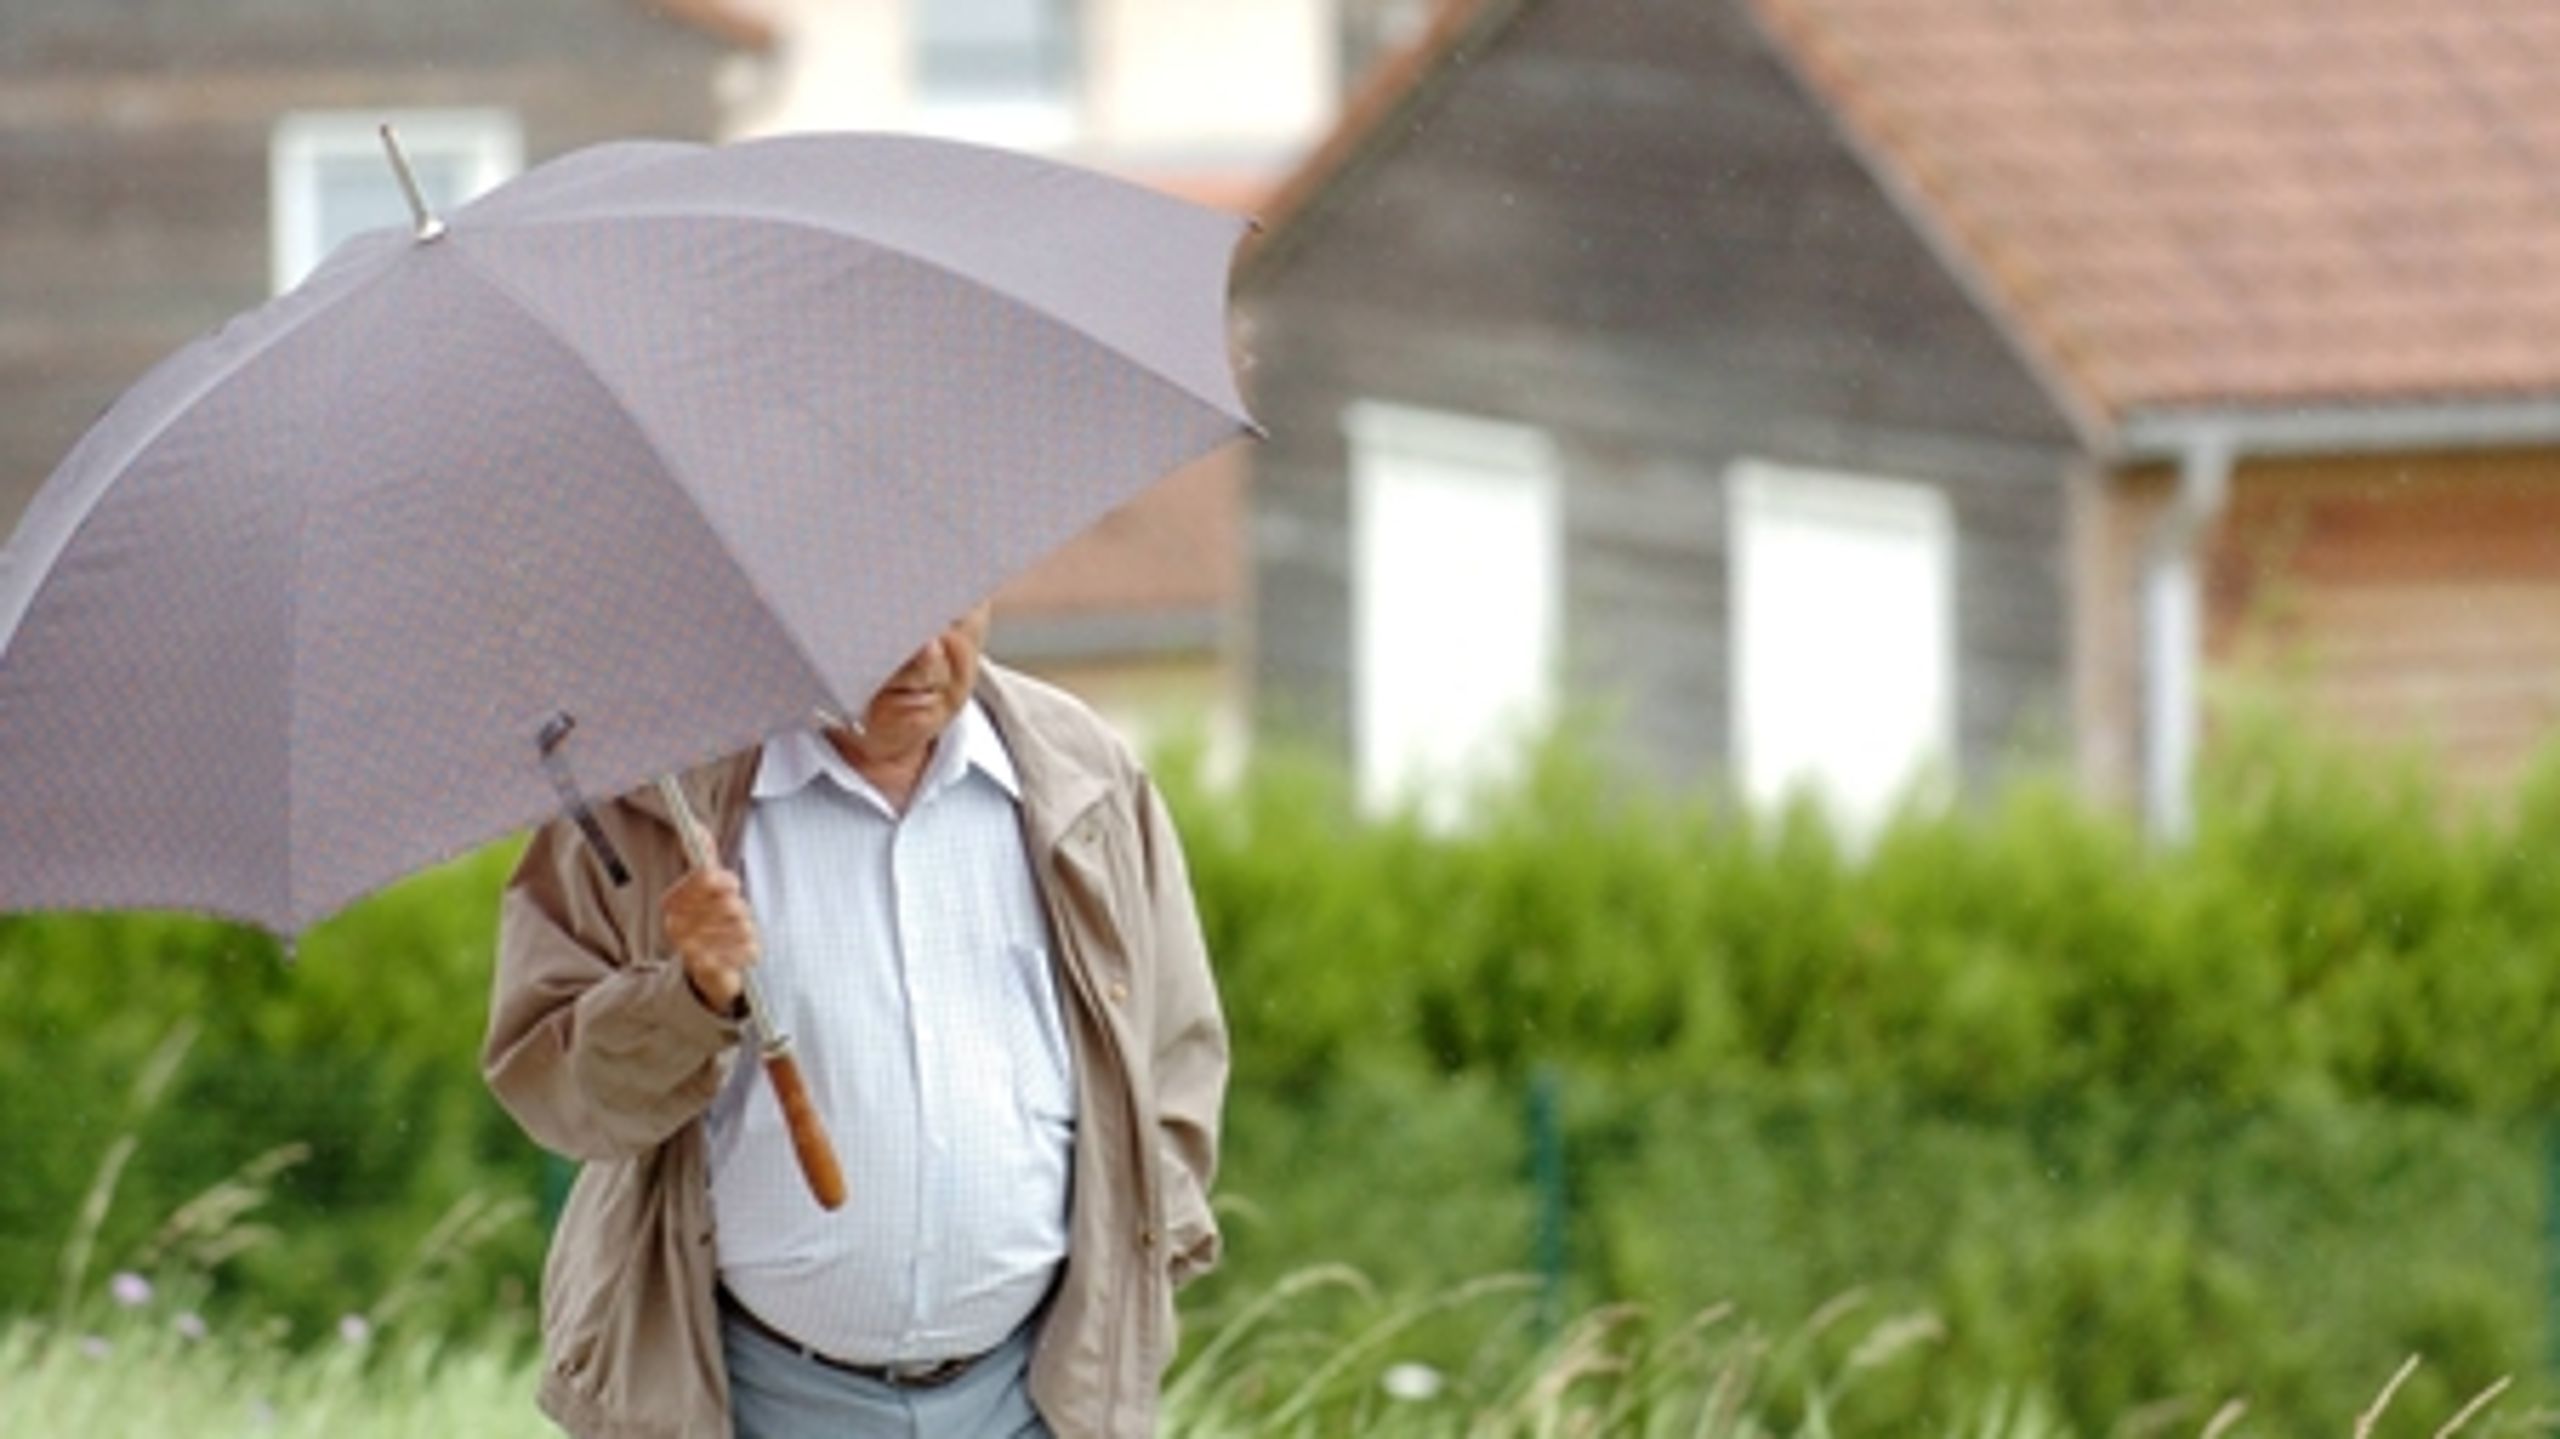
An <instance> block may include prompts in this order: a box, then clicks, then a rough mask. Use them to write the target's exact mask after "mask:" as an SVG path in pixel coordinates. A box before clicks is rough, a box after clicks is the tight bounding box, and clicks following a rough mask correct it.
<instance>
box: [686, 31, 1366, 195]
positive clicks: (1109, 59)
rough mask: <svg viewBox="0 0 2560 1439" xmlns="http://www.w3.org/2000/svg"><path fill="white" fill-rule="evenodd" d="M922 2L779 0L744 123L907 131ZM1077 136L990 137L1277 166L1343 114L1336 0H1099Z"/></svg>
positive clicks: (1100, 158)
mask: <svg viewBox="0 0 2560 1439" xmlns="http://www.w3.org/2000/svg"><path fill="white" fill-rule="evenodd" d="M913 3H914V0H776V3H775V4H774V6H773V7H772V8H774V9H775V10H776V11H777V12H778V13H779V14H781V15H782V16H783V17H784V18H783V21H782V24H783V28H784V29H785V30H786V32H787V33H788V34H789V35H790V36H791V40H790V43H789V45H788V47H787V50H786V53H785V55H784V56H783V57H782V61H781V64H780V67H779V69H778V71H777V73H776V75H775V76H774V78H773V83H772V86H771V88H770V90H769V92H768V93H767V94H766V95H765V96H764V97H763V98H762V99H761V100H760V101H759V102H757V103H756V104H755V105H753V106H750V107H747V108H745V109H744V110H742V111H741V113H740V114H739V115H738V116H737V117H736V118H735V120H734V122H733V123H734V126H735V128H738V129H741V130H746V131H754V132H764V131H771V130H812V129H907V128H913V127H915V125H916V124H917V123H918V121H919V119H920V116H919V113H918V109H917V95H916V91H915V85H914V77H913V73H912V65H911V64H910V56H911V54H912V52H913V48H914V41H913V37H912V35H911V33H910V29H909V17H910V15H911V14H912V4H913ZM1080 23H1081V27H1082V28H1081V31H1080V34H1079V40H1080V43H1081V45H1082V51H1081V54H1082V59H1083V75H1082V83H1081V86H1080V93H1079V94H1078V96H1077V98H1076V104H1075V111H1076V113H1075V115H1074V117H1073V123H1072V125H1071V126H1070V128H1069V129H1068V131H1067V132H1066V133H1065V134H1064V135H1060V136H1050V135H1046V134H1040V135H1025V136H1014V137H1007V136H1003V135H990V136H987V137H984V138H989V139H992V140H995V141H997V142H999V143H1010V144H1018V145H1024V146H1027V147H1029V148H1035V149H1039V150H1043V151H1052V152H1056V153H1062V154H1068V155H1072V156H1075V157H1077V158H1080V159H1083V160H1086V161H1088V162H1090V163H1095V164H1101V165H1104V166H1107V167H1110V168H1115V169H1120V170H1124V171H1134V172H1147V171H1156V170H1161V171H1167V172H1171V173H1175V174H1188V173H1192V172H1197V171H1202V170H1233V169H1235V168H1237V167H1239V166H1242V167H1244V168H1246V169H1249V170H1252V171H1255V172H1258V173H1269V172H1274V171H1276V170H1277V169H1278V168H1280V167H1281V166H1283V165H1285V164H1286V163H1287V162H1288V160H1289V159H1290V158H1292V157H1293V156H1294V155H1295V153H1296V152H1297V150H1298V148H1299V147H1301V146H1303V145H1305V144H1307V143H1309V142H1311V141H1312V140H1314V139H1315V138H1316V136H1317V135H1318V134H1319V133H1320V132H1321V131H1322V129H1323V127H1324V125H1325V124H1326V123H1327V122H1328V121H1330V119H1331V118H1332V115H1333V107H1334V101H1335V97H1336V95H1337V94H1338V93H1339V90H1340V85H1341V79H1340V74H1339V70H1340V64H1339V58H1340V57H1339V53H1338V47H1337V45H1336V41H1335V0H1220V3H1218V4H1216V5H1204V4H1201V3H1200V0H1086V3H1085V4H1084V5H1083V7H1082V12H1081V17H1080Z"/></svg>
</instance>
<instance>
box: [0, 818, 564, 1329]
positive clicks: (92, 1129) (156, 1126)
mask: <svg viewBox="0 0 2560 1439" xmlns="http://www.w3.org/2000/svg"><path fill="white" fill-rule="evenodd" d="M510 848H511V847H506V846H502V847H500V848H498V849H493V850H491V851H489V852H487V853H484V854H481V855H477V856H474V857H472V858H470V859H467V860H463V861H460V862H457V863H455V864H453V865H449V866H446V867H445V868H443V869H439V870H436V871H433V872H431V873H428V874H426V875H422V876H420V877H418V878H415V879H413V880H410V881H409V882H407V883H405V884H402V885H400V886H397V887H395V888H393V889H391V890H389V891H387V892H385V893H384V894H382V895H379V896H377V897H375V898H373V899H371V900H368V901H366V902H365V903H363V904H361V905H359V906H357V907H356V908H354V909H352V910H350V911H348V912H347V913H346V914H344V915H342V916H340V917H339V918H337V919H335V920H332V921H330V922H328V923H327V924H324V925H322V926H320V927H319V928H317V929H315V930H314V931H312V932H311V933H310V934H309V935H307V936H305V938H304V940H303V943H302V944H301V946H300V948H299V951H298V953H296V954H294V955H293V956H291V957H288V956H287V955H286V954H284V953H283V952H282V951H281V950H280V949H279V948H278V947H277V945H276V944H275V942H274V941H273V940H272V939H270V938H269V937H267V936H265V935H262V934H258V933H256V932H254V931H250V930H245V929H241V928H238V927H235V926H230V925H223V924H216V923H212V922H209V921H202V920H194V919H187V918H180V917H173V916H167V915H12V916H0V986H5V987H6V989H7V991H8V993H9V994H10V995H11V996H12V1004H11V1006H10V1007H9V1011H8V1013H7V1015H6V1017H5V1018H0V1035H5V1039H0V1134H6V1135H7V1136H8V1137H9V1148H10V1153H11V1163H10V1166H9V1168H10V1171H11V1172H10V1173H9V1174H8V1176H7V1177H6V1178H5V1179H0V1294H6V1295H11V1296H23V1297H24V1298H25V1299H26V1300H28V1301H31V1303H29V1304H26V1305H24V1306H21V1307H35V1306H38V1305H44V1304H47V1303H49V1302H50V1301H52V1300H54V1299H55V1298H56V1297H57V1296H56V1286H57V1285H58V1283H59V1282H60V1278H61V1277H60V1276H59V1275H58V1274H57V1272H56V1271H57V1258H58V1256H59V1255H61V1254H62V1252H63V1250H64V1247H65V1245H66V1243H67V1242H68V1241H69V1240H70V1239H71V1237H72V1235H73V1232H74V1228H75V1220H76V1218H77V1215H76V1212H75V1211H76V1208H77V1200H78V1197H79V1196H80V1195H81V1194H82V1193H83V1192H84V1191H85V1190H86V1189H87V1188H88V1187H89V1185H90V1184H91V1182H92V1179H93V1177H94V1176H95V1175H96V1173H97V1171H98V1167H99V1165H100V1163H101V1160H102V1158H103V1157H104V1156H105V1155H106V1154H107V1153H108V1151H109V1150H110V1148H111V1147H112V1146H114V1145H116V1144H117V1143H118V1142H119V1140H123V1141H126V1142H128V1143H129V1144H130V1145H131V1147H132V1149H133V1152H134V1154H135V1155H136V1157H135V1159H134V1160H133V1161H132V1162H131V1163H130V1164H129V1165H127V1166H126V1167H125V1169H124V1172H123V1173H122V1174H121V1176H120V1177H119V1180H118V1184H117V1188H116V1193H115V1195H114V1203H113V1205H112V1207H111V1208H110V1209H109V1211H108V1212H107V1213H106V1214H105V1215H104V1216H102V1220H101V1225H100V1228H99V1231H98V1233H97V1236H96V1250H97V1254H98V1256H99V1260H98V1266H114V1265H118V1264H123V1263H127V1262H130V1260H131V1259H132V1257H133V1256H134V1255H135V1254H137V1253H140V1252H143V1251H145V1250H147V1249H149V1248H150V1247H151V1246H152V1244H153V1241H154V1237H155V1233H156V1232H157V1231H158V1230H159V1229H160V1228H161V1227H162V1226H163V1225H165V1223H166V1222H167V1221H168V1219H169V1217H170V1216H171V1215H173V1214H175V1213H177V1212H178V1211H179V1210H180V1209H181V1208H182V1206H184V1205H186V1204H187V1203H188V1202H189V1201H190V1200H192V1199H195V1198H196V1197H198V1196H199V1195H200V1194H201V1193H202V1192H204V1191H206V1190H207V1189H208V1188H210V1187H213V1186H217V1185H219V1184H221V1183H222V1182H224V1181H225V1180H226V1178H227V1177H229V1176H232V1175H233V1174H234V1173H235V1171H237V1170H238V1169H239V1167H240V1166H242V1165H243V1164H244V1163H247V1162H249V1161H250V1160H252V1158H253V1157H255V1156H258V1155H261V1154H265V1153H268V1152H271V1151H276V1150H279V1149H282V1148H285V1147H288V1146H297V1147H298V1148H297V1149H296V1151H295V1153H296V1155H297V1158H296V1160H295V1162H292V1163H290V1164H286V1165H282V1166H280V1167H279V1168H278V1170H277V1172H276V1173H274V1174H273V1175H272V1176H271V1177H270V1178H269V1179H268V1180H267V1181H266V1185H265V1194H264V1197H263V1200H262V1202H261V1204H260V1206H259V1209H258V1213H257V1215H256V1216H255V1222H254V1224H253V1225H248V1226H247V1227H244V1228H243V1229H241V1230H238V1231H236V1232H234V1233H233V1234H232V1235H231V1239H232V1241H233V1243H232V1244H231V1245H230V1246H229V1247H228V1248H227V1249H226V1250H225V1252H223V1253H222V1254H221V1255H220V1256H219V1259H220V1262H219V1263H217V1264H212V1265H207V1266H202V1267H203V1268H205V1271H206V1272H207V1274H208V1275H209V1277H210V1278H211V1279H212V1281H213V1282H214V1289H213V1292H212V1293H210V1294H209V1295H208V1305H209V1308H210V1309H211V1310H212V1311H213V1312H214V1313H216V1314H217V1315H218V1314H219V1313H221V1312H222V1311H223V1310H224V1309H225V1308H226V1307H227V1306H229V1305H231V1304H232V1303H233V1302H234V1301H235V1300H236V1299H237V1298H238V1297H239V1296H241V1295H244V1294H252V1293H253V1294H255V1295H256V1296H257V1301H258V1304H259V1306H260V1308H261V1309H262V1310H263V1311H264V1312H266V1313H268V1314H270V1315H271V1316H273V1317H276V1318H280V1319H283V1320H286V1321H288V1322H289V1323H290V1325H291V1326H292V1329H293V1331H294V1332H295V1333H297V1334H301V1335H306V1336H307V1335H314V1334H319V1333H324V1332H329V1331H330V1330H331V1329H332V1328H333V1326H334V1325H335V1324H336V1323H337V1321H338V1319H339V1317H340V1316H341V1315H345V1314H350V1313H359V1314H360V1313H366V1312H369V1311H371V1310H372V1309H373V1308H374V1307H375V1306H377V1305H378V1304H379V1303H380V1302H381V1301H382V1300H383V1299H384V1298H385V1297H386V1296H387V1295H392V1294H394V1293H395V1292H396V1291H397V1289H398V1286H399V1285H400V1283H401V1280H402V1278H403V1275H404V1274H405V1273H407V1271H408V1269H409V1267H410V1265H411V1264H412V1262H413V1261H414V1260H415V1259H416V1258H417V1257H418V1254H417V1250H418V1246H419V1245H421V1244H422V1243H424V1242H425V1241H426V1238H427V1237H428V1236H430V1235H432V1234H433V1233H434V1232H435V1226H436V1225H437V1222H438V1221H439V1219H440V1218H441V1217H443V1216H445V1215H447V1214H449V1213H451V1212H453V1211H454V1209H455V1207H456V1206H457V1205H463V1204H466V1203H469V1202H472V1201H473V1198H474V1196H475V1195H481V1196H485V1195H505V1196H514V1195H530V1194H532V1193H533V1192H534V1191H535V1186H536V1185H537V1183H538V1176H539V1174H540V1165H541V1162H542V1161H541V1159H540V1156H539V1155H538V1154H537V1153H536V1152H535V1151H534V1150H533V1149H532V1148H531V1147H530V1146H529V1145H528V1144H526V1143H525V1141H524V1140H523V1139H522V1137H521V1136H520V1135H518V1133H517V1132H516V1130H515V1128H514V1125H513V1123H512V1121H510V1120H508V1119H507V1117H506V1116H505V1114H504V1113H503V1112H502V1111H501V1110H499V1109H498V1107H497V1106H496V1104H495V1103H494V1102H493V1101H491V1100H490V1099H489V1098H488V1097H487V1095H486V1093H485V1091H483V1090H482V1088H481V1086H480V1084H479V1082H478V1073H477V1066H476V1064H475V1063H474V1058H473V1057H474V1056H475V1055H476V1054H477V1053H478V1049H479V1036H480V1030H481V1026H482V1023H483V1020H484V1017H485V1014H486V1006H487V994H488V984H489V941H490V936H491V935H492V933H494V928H495V925H496V914H497V908H496V895H497V890H498V887H499V884H500V882H501V880H502V879H503V877H504V874H505V869H506V866H507V864H508V863H509V862H510V860H511V854H510V853H509V850H510ZM180 1026H185V1027H186V1028H187V1029H189V1031H190V1032H192V1034H193V1036H194V1038H193V1042H192V1044H191V1046H190V1047H189V1049H188V1052H187V1054H186V1055H185V1057H184V1060H183V1062H182V1063H181V1064H180V1065H179V1066H178V1068H177V1071H176V1074H175V1077H174V1081H173V1083H172V1085H171V1087H170V1089H169V1090H168V1092H167V1093H166V1094H165V1095H163V1096H161V1097H160V1098H159V1099H158V1100H157V1102H154V1103H150V1104H137V1103H135V1102H134V1100H133V1097H132V1095H131V1090H132V1088H133V1081H134V1078H135V1076H136V1075H137V1074H138V1073H139V1072H140V1071H141V1070H142V1068H143V1067H144V1065H145V1061H146V1058H147V1056H149V1055H150V1054H151V1053H152V1051H153V1049H154V1047H155V1046H156V1045H158V1044H159V1043H160V1042H161V1041H162V1039H163V1038H164V1036H166V1035H168V1034H169V1033H171V1032H172V1031H173V1030H175V1029H177V1028H179V1027H180ZM486 1240H487V1242H486V1245H485V1246H484V1248H485V1251H486V1252H483V1253H478V1254H475V1255H473V1256H470V1257H469V1258H468V1259H467V1260H463V1261H460V1262H458V1263H456V1262H453V1261H448V1260H439V1261H437V1262H438V1264H439V1266H440V1267H443V1268H459V1269H460V1270H462V1271H463V1273H462V1275H461V1276H460V1277H458V1278H456V1279H455V1280H454V1282H453V1283H451V1284H448V1285H442V1286H439V1287H438V1288H437V1289H436V1291H435V1292H434V1295H433V1297H432V1298H431V1299H429V1300H427V1301H425V1302H424V1304H423V1310H424V1312H421V1313H418V1314H416V1315H414V1316H413V1318H414V1319H415V1320H416V1321H417V1322H419V1323H422V1324H453V1323H470V1324H478V1323H482V1322H486V1321H489V1320H493V1319H497V1318H501V1317H510V1318H515V1319H521V1318H522V1316H523V1314H524V1312H525V1311H527V1310H529V1309H530V1306H531V1302H532V1300H531V1294H530V1292H529V1280H528V1278H527V1276H530V1275H531V1274H533V1273H534V1272H535V1269H536V1266H537V1265H538V1262H539V1250H540V1244H541V1236H540V1233H539V1232H538V1231H537V1230H535V1229H534V1228H532V1227H531V1226H530V1225H527V1224H523V1223H518V1224H515V1225H512V1226H503V1227H493V1232H492V1233H491V1234H489V1235H488V1236H486ZM172 1262H176V1260H175V1258H174V1257H173V1259H172ZM96 1267H97V1266H93V1272H92V1274H91V1275H90V1276H89V1277H90V1278H92V1279H94V1278H95V1272H94V1270H95V1268H96Z"/></svg>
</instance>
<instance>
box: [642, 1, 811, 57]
mask: <svg viewBox="0 0 2560 1439" xmlns="http://www.w3.org/2000/svg"><path fill="white" fill-rule="evenodd" d="M641 3H642V7H643V8H645V9H650V10H656V11H658V12H659V13H661V14H664V15H666V16H668V17H670V18H672V19H676V20H680V21H683V22H684V23H685V24H687V25H690V26H692V27H693V28H695V29H697V30H700V31H702V32H703V33H704V34H706V35H709V36H710V37H712V38H713V39H715V40H718V41H720V42H721V43H722V44H725V45H734V46H736V47H737V48H739V49H741V50H754V51H766V50H771V49H773V48H775V47H776V46H777V45H778V44H779V43H780V40H781V37H780V34H779V32H778V31H777V30H776V28H775V23H774V16H773V13H772V12H771V10H770V9H768V8H767V7H766V6H764V5H762V4H760V3H756V0H641Z"/></svg>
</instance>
